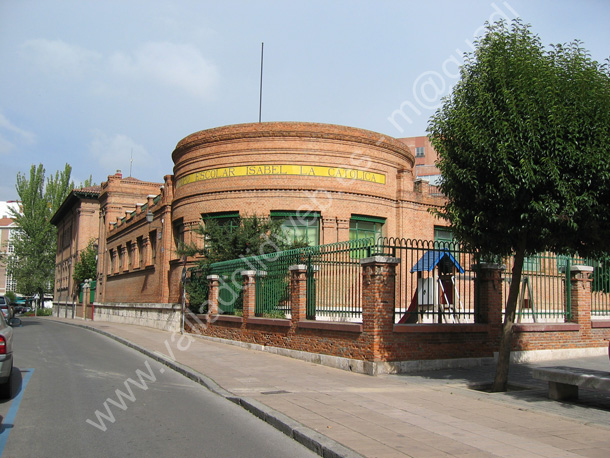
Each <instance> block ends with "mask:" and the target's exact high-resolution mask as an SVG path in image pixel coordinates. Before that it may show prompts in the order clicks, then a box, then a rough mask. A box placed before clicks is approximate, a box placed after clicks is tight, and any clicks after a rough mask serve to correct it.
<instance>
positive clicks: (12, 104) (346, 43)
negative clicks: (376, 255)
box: [0, 0, 610, 201]
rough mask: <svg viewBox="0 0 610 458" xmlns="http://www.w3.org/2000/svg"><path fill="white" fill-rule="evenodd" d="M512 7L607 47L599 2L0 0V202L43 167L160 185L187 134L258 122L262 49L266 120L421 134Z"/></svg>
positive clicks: (547, 30)
mask: <svg viewBox="0 0 610 458" xmlns="http://www.w3.org/2000/svg"><path fill="white" fill-rule="evenodd" d="M516 16H519V17H521V18H522V19H523V20H524V22H526V23H529V24H531V25H532V29H533V31H534V32H535V33H537V34H538V35H540V37H541V39H542V42H543V43H545V44H549V43H564V42H568V41H571V40H574V39H579V40H581V41H583V42H584V47H585V48H586V49H588V50H589V51H590V52H591V54H592V56H593V58H595V59H597V60H600V61H602V60H604V59H606V58H607V57H608V56H610V27H609V26H608V24H610V2H608V1H606V0H584V1H576V0H574V1H566V0H563V1H562V0H555V1H542V0H538V1H536V0H529V1H522V0H510V1H503V0H499V1H479V0H469V1H468V0H464V1H455V0H453V1H449V0H431V1H410V0H403V1H389V0H385V1H372V0H370V1H362V0H360V1H359V0H351V1H347V0H345V1H338V0H325V1H316V0H309V1H297V0H291V1H233V0H224V1H222V2H221V1H217V2H212V1H202V0H200V1H188V0H170V1H165V0H145V1H144V0H120V1H115V0H103V1H102V0H98V1H90V0H77V1H70V0H44V1H42V0H38V1H34V0H0V163H1V164H2V171H3V173H2V180H0V201H1V200H14V199H16V198H17V193H16V191H15V177H16V175H17V173H18V172H21V173H29V169H30V167H31V165H32V164H39V163H42V164H43V165H44V166H45V168H46V170H47V174H51V173H54V172H55V171H56V170H60V169H63V166H64V164H65V163H68V164H70V165H71V166H72V169H73V171H72V177H73V178H74V180H75V181H76V182H77V184H78V183H79V182H82V181H83V180H84V179H86V178H87V177H89V175H92V176H93V180H94V182H96V183H98V184H99V183H100V182H101V181H105V180H106V179H107V176H108V175H110V174H112V173H114V172H115V171H116V170H122V172H123V175H124V176H128V175H129V173H130V168H131V175H132V176H134V177H135V178H139V179H142V180H149V181H159V182H161V181H162V178H163V175H166V174H170V173H172V167H173V163H172V160H171V152H172V151H173V149H174V147H175V146H176V144H177V143H178V142H179V141H180V140H181V139H182V138H184V137H185V136H187V135H189V134H191V133H193V132H196V131H199V130H203V129H208V128H212V127H217V126H222V125H227V124H236V123H243V122H256V121H258V110H259V76H260V52H261V42H264V43H265V59H264V83H263V106H262V119H263V121H312V122H323V123H332V124H342V125H348V126H354V127H360V128H364V129H369V130H373V131H376V132H380V133H382V134H384V135H389V136H394V137H406V136H416V135H425V130H426V126H427V123H428V118H429V117H430V116H431V115H432V114H433V113H434V110H435V108H436V107H437V106H438V104H439V102H440V98H441V97H442V96H444V95H446V94H448V93H449V91H450V90H451V87H452V86H453V84H455V82H456V81H457V73H458V66H459V64H460V63H461V62H462V60H463V53H464V52H466V51H470V50H471V46H472V42H473V41H474V39H475V36H476V35H479V34H480V33H481V32H482V30H483V29H482V26H483V24H484V23H485V21H495V20H498V19H501V18H504V19H507V20H512V19H513V18H515V17H516ZM401 107H402V110H403V113H404V114H405V116H396V115H393V113H394V112H395V111H396V110H399V109H401Z"/></svg>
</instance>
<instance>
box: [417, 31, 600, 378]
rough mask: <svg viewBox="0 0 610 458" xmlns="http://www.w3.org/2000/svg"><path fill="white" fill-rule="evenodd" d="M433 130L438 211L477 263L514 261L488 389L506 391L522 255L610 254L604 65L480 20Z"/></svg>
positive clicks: (576, 48)
mask: <svg viewBox="0 0 610 458" xmlns="http://www.w3.org/2000/svg"><path fill="white" fill-rule="evenodd" d="M428 132H429V135H430V138H431V141H432V144H433V145H434V147H435V149H436V150H437V152H438V154H439V161H438V168H439V170H440V172H441V174H442V177H443V178H442V182H441V185H440V187H441V190H442V191H443V193H444V194H445V195H446V196H447V199H448V200H447V203H446V205H445V206H444V208H442V209H441V210H440V211H439V215H440V216H441V217H442V218H445V219H446V220H448V221H449V222H450V223H451V226H452V228H453V230H454V233H455V235H456V237H457V238H458V239H459V240H460V241H462V242H463V243H464V244H465V245H466V246H468V247H470V248H472V249H475V250H478V251H479V252H480V253H481V254H482V255H484V256H505V255H509V254H513V253H514V254H515V264H514V268H513V272H512V278H513V280H512V283H511V290H510V293H509V298H508V302H507V306H506V315H505V324H504V331H503V338H502V342H501V350H500V361H499V363H498V373H497V374H496V382H495V383H494V389H496V390H501V389H505V388H506V379H507V375H508V360H506V361H504V358H508V357H509V355H510V333H511V327H512V322H514V313H515V307H516V301H517V296H518V288H519V285H520V281H521V271H522V268H523V260H524V257H525V255H527V254H534V253H536V252H540V251H544V250H553V251H555V252H557V253H565V254H572V253H575V252H578V253H579V254H580V255H582V256H595V255H600V254H603V253H605V252H606V251H608V249H609V248H608V245H607V243H604V241H605V240H607V239H608V236H609V235H610V211H609V210H610V160H609V159H610V154H609V148H608V139H610V72H609V67H608V62H606V63H604V64H600V63H598V62H596V61H594V60H593V59H592V58H591V56H590V55H589V53H588V52H587V51H586V50H585V49H584V48H583V47H582V45H581V43H579V42H578V41H574V42H572V43H569V44H566V45H555V46H551V47H549V48H548V49H547V48H545V47H544V46H543V45H542V43H541V40H540V38H539V37H538V36H537V35H535V34H534V33H532V31H531V28H530V26H528V25H524V24H523V23H522V22H521V21H520V20H515V21H513V22H512V23H511V24H507V23H506V22H504V21H500V22H497V23H494V24H487V28H486V33H485V35H484V36H483V37H482V38H481V39H479V40H478V41H477V42H476V44H475V50H474V51H473V52H472V53H470V54H467V55H466V56H465V62H464V65H463V66H462V68H461V74H460V80H459V82H458V83H457V84H456V85H455V87H454V88H453V91H452V93H451V94H450V95H449V96H448V97H447V98H446V99H445V100H444V101H443V104H442V106H441V107H440V108H439V110H438V111H437V112H436V114H435V115H434V116H433V117H432V118H431V120H430V123H429V126H428ZM504 364H505V365H506V368H505V369H504V368H501V366H502V365H504ZM504 371H505V373H504ZM500 372H502V374H500Z"/></svg>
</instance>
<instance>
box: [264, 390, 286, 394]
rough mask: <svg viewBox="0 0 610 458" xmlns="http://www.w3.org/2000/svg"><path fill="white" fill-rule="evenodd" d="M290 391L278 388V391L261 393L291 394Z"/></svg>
mask: <svg viewBox="0 0 610 458" xmlns="http://www.w3.org/2000/svg"><path fill="white" fill-rule="evenodd" d="M289 393H290V391H286V390H277V391H261V394H289Z"/></svg>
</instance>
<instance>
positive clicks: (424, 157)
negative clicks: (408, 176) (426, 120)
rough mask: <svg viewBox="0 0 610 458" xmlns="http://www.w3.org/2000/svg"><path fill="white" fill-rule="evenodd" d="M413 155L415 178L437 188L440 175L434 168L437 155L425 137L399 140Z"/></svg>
mask: <svg viewBox="0 0 610 458" xmlns="http://www.w3.org/2000/svg"><path fill="white" fill-rule="evenodd" d="M399 140H400V141H401V142H403V143H405V144H406V145H407V146H408V147H409V149H410V150H411V152H412V153H413V154H414V155H415V176H416V177H417V178H421V179H423V180H426V181H427V182H428V183H430V185H432V186H438V184H439V182H440V178H441V173H440V171H439V170H438V168H437V167H436V161H437V159H438V153H437V152H436V150H435V149H434V147H433V146H432V143H430V139H429V138H428V137H427V136H422V137H406V138H399Z"/></svg>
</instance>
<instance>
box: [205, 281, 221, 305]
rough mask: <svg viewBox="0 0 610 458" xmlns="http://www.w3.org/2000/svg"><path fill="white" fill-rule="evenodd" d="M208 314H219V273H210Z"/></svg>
mask: <svg viewBox="0 0 610 458" xmlns="http://www.w3.org/2000/svg"><path fill="white" fill-rule="evenodd" d="M207 279H208V315H218V287H219V283H220V276H219V275H208V276H207Z"/></svg>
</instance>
